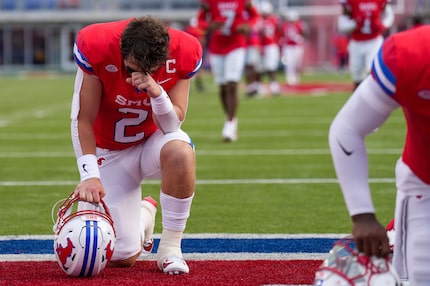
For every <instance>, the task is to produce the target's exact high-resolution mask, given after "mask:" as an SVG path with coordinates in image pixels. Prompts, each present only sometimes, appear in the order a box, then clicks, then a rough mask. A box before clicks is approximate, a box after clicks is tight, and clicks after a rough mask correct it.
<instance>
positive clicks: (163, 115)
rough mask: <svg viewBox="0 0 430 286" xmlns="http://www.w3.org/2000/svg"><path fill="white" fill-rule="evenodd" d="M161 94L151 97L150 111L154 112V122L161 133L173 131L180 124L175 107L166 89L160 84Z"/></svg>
mask: <svg viewBox="0 0 430 286" xmlns="http://www.w3.org/2000/svg"><path fill="white" fill-rule="evenodd" d="M160 88H161V95H160V96H157V97H151V106H152V111H153V112H154V118H155V122H156V124H157V126H158V128H160V129H161V131H163V133H171V132H175V131H177V130H178V129H179V127H180V126H181V123H182V121H181V120H180V119H179V117H178V114H177V112H176V109H175V108H174V106H173V103H172V101H171V100H170V98H169V96H168V94H167V93H166V91H165V90H164V89H163V88H162V87H161V86H160Z"/></svg>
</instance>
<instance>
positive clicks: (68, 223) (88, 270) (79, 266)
mask: <svg viewBox="0 0 430 286" xmlns="http://www.w3.org/2000/svg"><path fill="white" fill-rule="evenodd" d="M78 201H79V196H73V194H71V195H70V196H69V197H68V198H66V199H65V200H64V201H60V202H58V203H57V204H56V205H55V206H54V207H53V211H52V212H53V221H54V228H53V229H54V233H55V237H54V253H55V258H56V259H57V262H58V264H59V265H60V267H61V269H62V270H63V271H64V272H66V273H67V274H68V275H70V276H75V277H91V276H95V275H97V274H99V273H100V272H101V271H102V270H103V269H104V268H105V267H106V266H107V264H108V263H109V261H110V258H111V257H112V253H113V251H114V247H115V241H116V235H115V229H114V227H113V221H112V218H111V216H110V213H109V209H108V208H107V206H106V204H105V203H104V201H103V200H101V203H99V204H97V205H93V204H89V203H85V204H86V205H88V206H92V208H93V209H83V210H80V209H79V210H78V207H77V205H78V204H77V202H78ZM59 203H61V205H60V206H59V209H58V212H57V219H56V220H55V219H54V209H55V208H56V206H57V205H58V204H59Z"/></svg>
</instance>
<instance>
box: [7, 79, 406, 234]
mask: <svg viewBox="0 0 430 286" xmlns="http://www.w3.org/2000/svg"><path fill="white" fill-rule="evenodd" d="M73 80H74V77H73V75H62V76H56V77H7V78H4V77H3V78H0V86H1V93H0V101H1V102H0V217H1V224H0V235H18V234H52V222H51V207H52V205H53V204H54V203H55V202H56V201H58V200H59V199H62V198H64V197H65V196H67V195H68V194H69V193H70V192H71V191H72V190H73V189H74V184H75V183H77V180H78V172H77V168H76V163H75V158H74V155H73V149H72V144H71V140H70V131H69V129H70V128H69V126H70V120H69V114H70V110H69V109H70V103H71V98H72V91H73ZM304 81H305V82H306V81H312V82H314V81H322V82H323V81H346V82H349V77H348V76H346V75H344V76H338V75H323V74H317V75H308V76H305V78H304ZM205 87H206V90H205V92H203V93H197V92H196V89H194V86H193V90H192V94H191V96H190V103H189V110H188V115H187V119H186V121H185V123H184V125H183V128H184V130H186V131H187V132H188V133H189V134H190V136H191V137H192V138H193V140H194V143H195V145H196V154H197V179H198V182H197V186H196V195H195V199H194V202H193V206H192V209H191V217H190V219H189V220H188V224H187V230H186V231H187V232H188V233H219V232H226V233H292V234H294V233H348V232H349V231H350V227H351V224H350V219H349V217H348V214H347V211H346V208H345V205H344V202H343V198H342V195H341V192H340V189H339V186H338V185H337V183H336V181H335V175H334V171H333V167H332V163H331V158H330V154H329V151H328V143H327V132H328V127H329V124H330V122H331V120H332V119H333V117H334V115H335V114H336V112H337V111H338V109H339V108H340V107H341V106H342V104H343V103H344V102H345V100H347V98H348V97H349V93H346V92H345V93H333V94H326V95H324V96H304V95H289V96H280V97H276V98H260V99H255V98H253V99H248V98H245V97H244V96H243V97H242V99H241V102H240V107H239V140H238V141H237V142H235V143H224V142H222V141H221V128H222V125H223V120H224V118H223V114H222V112H221V107H220V104H219V100H218V95H217V89H216V86H215V85H214V84H213V82H212V78H211V77H210V76H206V77H205ZM357 120H360V115H357ZM403 141H404V122H403V118H402V114H401V112H400V111H396V113H395V114H394V115H393V116H392V117H391V118H390V119H389V121H388V122H387V123H386V125H385V126H383V127H382V128H381V129H380V130H379V131H378V132H377V133H375V134H373V135H372V136H370V137H369V138H368V139H367V143H368V147H369V150H370V152H369V153H370V155H369V156H370V158H369V159H370V163H371V168H370V177H371V178H374V179H379V178H388V179H392V178H393V177H394V164H395V161H396V160H397V158H398V157H399V155H400V153H401V147H402V145H403ZM157 183H158V182H156V181H149V182H146V183H144V184H143V185H142V189H143V195H145V196H146V195H152V196H154V197H155V198H157V199H158V193H159V188H158V185H157ZM371 187H372V189H373V197H374V203H375V205H376V209H377V212H378V214H377V215H378V218H379V219H380V220H381V222H382V223H388V221H389V220H390V219H391V217H392V215H393V209H394V198H395V185H394V183H393V181H392V180H389V181H388V182H383V183H380V182H375V183H372V184H371ZM160 213H161V212H160ZM160 220H161V216H160V214H159V215H157V221H158V223H157V227H156V230H155V232H156V233H159V232H160V231H161V227H160V225H161V224H160V223H159V222H160Z"/></svg>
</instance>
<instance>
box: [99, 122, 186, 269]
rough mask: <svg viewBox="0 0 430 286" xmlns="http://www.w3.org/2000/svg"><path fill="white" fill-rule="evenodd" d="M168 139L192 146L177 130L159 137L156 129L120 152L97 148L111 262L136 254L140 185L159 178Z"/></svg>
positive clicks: (138, 245)
mask: <svg viewBox="0 0 430 286" xmlns="http://www.w3.org/2000/svg"><path fill="white" fill-rule="evenodd" d="M172 140H182V141H185V142H188V143H190V144H191V145H192V143H191V139H190V138H189V137H188V135H187V134H186V133H185V132H183V131H182V130H179V131H177V132H173V133H168V134H165V135H164V134H163V133H162V132H161V131H160V130H158V131H156V132H155V133H154V134H152V135H151V136H150V137H149V138H148V140H147V141H145V142H144V143H142V144H139V145H136V146H133V147H130V148H127V149H125V150H120V151H112V150H106V149H100V148H97V158H98V160H99V161H102V165H101V166H99V168H100V177H101V181H102V184H103V186H104V188H105V191H106V196H105V197H104V198H103V199H104V201H105V202H106V204H107V205H108V207H109V210H110V213H111V215H112V218H113V221H114V227H115V230H116V235H117V237H116V239H117V241H116V244H115V251H114V253H113V256H112V260H114V261H117V260H123V259H126V258H129V257H131V256H133V255H135V254H136V253H138V252H139V251H140V248H141V236H140V233H141V232H140V202H141V200H142V190H141V183H142V181H143V180H144V179H146V178H154V179H159V178H161V169H160V152H161V148H162V147H163V146H164V145H165V144H166V143H168V142H169V141H172Z"/></svg>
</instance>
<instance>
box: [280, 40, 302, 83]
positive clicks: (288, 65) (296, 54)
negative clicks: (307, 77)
mask: <svg viewBox="0 0 430 286" xmlns="http://www.w3.org/2000/svg"><path fill="white" fill-rule="evenodd" d="M303 53H304V46H303V45H285V46H283V47H282V57H283V58H284V61H285V80H286V81H287V83H288V84H289V85H296V84H298V83H299V82H300V72H301V69H302V64H303Z"/></svg>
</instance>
